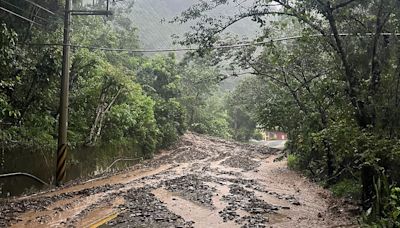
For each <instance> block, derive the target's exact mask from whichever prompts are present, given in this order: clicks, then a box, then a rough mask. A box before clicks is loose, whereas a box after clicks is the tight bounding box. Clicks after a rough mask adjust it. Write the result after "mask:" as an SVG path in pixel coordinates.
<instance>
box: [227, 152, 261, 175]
mask: <svg viewBox="0 0 400 228" xmlns="http://www.w3.org/2000/svg"><path fill="white" fill-rule="evenodd" d="M221 165H224V166H229V167H232V168H239V169H243V170H245V171H250V170H253V169H255V168H257V167H259V166H260V162H259V161H256V160H253V159H251V158H249V157H245V156H241V155H235V156H231V157H229V158H227V159H225V160H224V161H223V162H221Z"/></svg>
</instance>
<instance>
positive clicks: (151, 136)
mask: <svg viewBox="0 0 400 228" xmlns="http://www.w3.org/2000/svg"><path fill="white" fill-rule="evenodd" d="M16 5H19V6H20V7H22V8H27V9H31V10H34V7H31V5H30V4H29V3H26V2H22V1H21V2H18V3H16ZM43 5H44V6H45V7H48V8H49V9H52V10H53V11H60V10H62V6H61V5H58V4H57V3H54V1H44V2H43ZM29 7H31V8H29ZM76 7H79V4H77V5H76ZM130 10H132V5H131V6H130V7H128V8H126V9H118V11H117V13H115V16H113V17H110V18H106V19H105V18H101V17H74V18H73V23H72V29H73V32H72V43H73V44H79V45H82V46H86V47H100V46H101V47H107V48H122V47H123V48H125V49H137V48H139V40H138V38H137V29H136V28H135V27H133V23H132V21H130V19H129V18H128V17H127V15H128V14H129V13H130ZM41 13H43V15H42V14H41ZM37 16H38V17H41V18H43V17H45V16H48V15H47V14H45V12H39V13H38V15H37ZM1 19H2V20H1V21H2V22H1V26H0V41H1V48H0V67H1V69H2V70H1V72H0V104H1V112H0V126H1V128H0V141H1V146H2V148H3V150H4V151H6V152H7V153H12V149H13V148H23V149H24V150H27V151H29V150H32V151H33V150H34V149H35V148H36V149H37V148H40V149H41V150H42V151H47V152H48V153H54V151H55V148H56V139H57V122H58V110H57V109H58V102H59V100H58V99H59V88H60V72H61V55H62V53H61V52H62V47H61V46H54V45H46V44H56V43H60V39H61V37H62V19H61V18H60V17H58V16H54V17H50V18H49V20H46V21H45V26H44V27H40V26H34V25H32V24H30V23H29V22H24V21H21V20H18V19H17V18H15V17H14V16H12V15H9V14H4V15H3V14H2V15H1ZM72 49H73V50H72V56H71V76H70V99H69V102H70V107H69V129H68V138H69V147H70V149H77V148H82V147H98V148H102V147H103V145H109V144H113V145H119V146H121V145H126V146H128V147H127V148H131V149H137V148H140V150H141V153H142V154H143V155H144V156H145V157H152V155H153V154H154V153H155V152H156V151H157V150H158V149H162V148H167V147H169V146H171V145H172V144H174V142H176V141H177V139H178V138H179V136H180V135H182V134H183V133H185V132H186V131H187V130H191V131H195V132H198V133H202V134H209V135H213V136H219V137H223V138H232V137H235V138H238V139H239V136H236V135H237V134H236V133H235V132H236V130H238V131H239V129H235V128H234V127H233V126H237V125H235V124H234V121H235V120H233V118H232V116H233V114H234V113H233V110H231V109H230V108H229V106H228V105H226V104H227V100H228V98H229V94H228V92H227V91H226V90H223V89H222V88H221V86H220V85H219V83H220V82H221V81H222V80H223V79H224V78H222V77H225V76H222V73H220V70H219V69H218V67H215V66H212V64H210V61H211V60H207V59H206V58H199V57H193V56H189V55H188V56H186V57H184V58H179V59H178V58H177V57H176V56H175V55H174V54H158V55H151V56H144V55H142V54H140V53H133V52H116V51H106V50H99V49H96V48H79V47H73V48H72ZM246 127H247V126H246ZM249 127H250V129H246V130H240V131H245V132H246V133H241V136H240V139H242V140H246V139H249V138H250V137H251V135H252V134H253V132H254V130H255V125H251V126H249ZM236 128H238V127H236ZM240 129H242V127H241V128H240ZM243 134H247V135H245V136H243Z"/></svg>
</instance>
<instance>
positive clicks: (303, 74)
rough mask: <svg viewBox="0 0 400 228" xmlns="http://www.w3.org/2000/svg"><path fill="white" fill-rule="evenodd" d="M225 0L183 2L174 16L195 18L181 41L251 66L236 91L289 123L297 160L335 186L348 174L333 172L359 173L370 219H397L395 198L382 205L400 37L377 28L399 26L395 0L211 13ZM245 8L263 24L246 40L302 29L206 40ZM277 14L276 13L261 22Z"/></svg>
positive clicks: (261, 112)
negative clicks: (242, 41) (238, 40)
mask: <svg viewBox="0 0 400 228" xmlns="http://www.w3.org/2000/svg"><path fill="white" fill-rule="evenodd" d="M234 3H235V1H233V0H231V1H230V0H228V1H226V0H216V1H213V2H212V3H211V2H210V3H206V2H201V3H199V4H196V5H194V6H193V7H190V8H189V9H188V10H186V11H185V12H184V13H183V14H182V16H181V17H179V18H178V19H177V21H183V22H186V21H196V25H195V26H194V28H193V31H192V32H190V33H187V34H186V37H185V39H184V40H183V41H182V43H185V44H191V45H199V46H200V47H201V48H203V49H204V50H203V49H202V51H203V52H210V53H213V54H216V55H218V57H219V58H224V57H225V58H227V59H230V60H231V61H234V63H235V64H236V65H240V66H242V67H243V68H245V69H246V70H250V71H251V72H253V73H254V75H255V77H254V78H252V79H250V80H249V82H248V83H247V84H243V85H242V87H243V89H241V91H242V92H241V93H240V96H235V97H244V98H246V100H247V101H248V103H253V104H254V105H252V106H251V105H250V108H248V109H247V111H249V112H250V113H251V114H252V115H250V116H252V117H254V118H255V120H256V121H257V123H258V124H259V125H260V126H261V127H263V128H265V129H279V130H283V131H285V132H287V133H288V135H289V140H290V141H289V143H288V146H289V149H290V151H293V152H294V153H295V154H296V155H297V159H296V161H298V162H296V163H297V164H298V168H299V169H301V170H303V171H304V172H305V173H306V174H308V175H309V176H310V177H312V178H314V179H316V180H318V181H321V182H322V183H325V184H327V185H328V186H334V189H335V191H341V190H340V189H342V188H345V185H346V184H348V183H345V182H344V183H343V182H341V181H342V180H355V181H356V182H359V183H361V185H362V188H361V189H360V195H361V204H362V205H363V209H364V211H368V212H369V214H370V215H372V216H371V219H372V220H369V222H372V221H374V220H375V221H380V222H382V221H384V222H387V223H382V224H379V225H380V226H386V227H396V226H398V224H396V222H397V221H396V220H397V219H398V214H397V212H396V210H397V207H393V206H392V208H391V209H387V206H388V205H390V204H391V203H390V200H393V199H392V198H391V195H392V191H391V190H390V189H391V188H395V187H396V186H397V187H398V184H399V183H400V176H399V174H398V173H399V172H398V169H399V166H400V160H399V159H400V154H399V146H398V145H399V143H398V142H399V139H400V130H399V129H400V128H399V126H400V118H399V105H400V99H399V97H400V86H399V85H400V78H399V62H400V55H399V47H400V45H399V43H400V41H399V39H398V37H397V36H394V35H387V34H384V32H389V33H395V32H398V28H399V26H400V23H399V22H400V20H399V18H400V14H399V12H400V5H399V4H398V1H396V0H383V1H373V0H366V1H347V2H345V3H344V2H343V1H313V0H305V1H272V0H267V1H256V2H254V3H253V4H252V3H250V4H249V5H248V6H243V7H242V8H241V12H240V13H236V14H235V13H233V14H234V15H231V16H229V17H222V18H218V20H217V19H216V18H215V17H213V16H212V12H213V11H215V10H217V9H221V8H222V7H225V6H228V5H230V4H234ZM271 3H278V4H279V5H280V6H279V7H278V8H276V7H274V6H271ZM272 5H273V4H272ZM198 12H202V13H201V14H199V13H198ZM248 15H256V16H253V17H252V19H253V21H254V22H255V23H257V24H259V25H260V26H261V28H262V31H263V32H262V33H260V35H259V36H258V37H257V38H256V39H254V42H257V41H265V40H266V38H270V37H282V34H285V36H289V37H290V36H291V34H293V35H294V34H295V35H296V36H297V35H300V36H301V37H300V38H298V39H293V38H290V39H287V40H280V41H279V42H270V43H268V42H265V44H264V45H265V46H263V48H255V47H244V48H242V49H240V50H233V51H226V50H210V47H212V46H213V45H215V44H218V43H220V42H222V43H224V44H225V43H226V40H220V38H221V37H225V36H223V35H224V34H223V31H224V30H225V29H226V28H227V27H229V26H231V25H232V24H234V23H235V22H236V21H238V20H241V19H245V18H247V17H248ZM276 15H280V18H279V20H276V21H274V22H273V23H270V22H271V20H272V19H271V17H273V16H276ZM371 32H372V35H367V34H370V33H371ZM354 34H357V35H354ZM221 56H222V57H221ZM231 65H234V64H231ZM254 91H256V92H254ZM247 106H248V105H247ZM244 107H246V105H245V106H244ZM233 111H234V112H236V110H233ZM241 111H243V110H241ZM291 159H292V158H291ZM396 170H397V171H396ZM391 186H392V187H391ZM354 191H356V189H354ZM385 211H390V212H388V213H386V212H385Z"/></svg>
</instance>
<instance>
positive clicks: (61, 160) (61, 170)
mask: <svg viewBox="0 0 400 228" xmlns="http://www.w3.org/2000/svg"><path fill="white" fill-rule="evenodd" d="M71 11H72V0H65V13H64V39H63V59H62V75H61V95H60V109H59V112H60V117H59V121H58V148H57V167H56V168H57V170H56V185H57V186H60V185H61V184H62V182H63V181H64V179H65V174H66V173H65V169H66V164H65V163H66V157H67V147H68V146H67V144H68V141H67V130H68V97H69V68H70V63H69V53H70V49H71V43H70V31H71V27H70V26H71Z"/></svg>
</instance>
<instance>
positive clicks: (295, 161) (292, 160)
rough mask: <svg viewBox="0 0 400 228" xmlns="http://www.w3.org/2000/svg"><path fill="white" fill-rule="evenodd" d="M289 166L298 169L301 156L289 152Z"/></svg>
mask: <svg viewBox="0 0 400 228" xmlns="http://www.w3.org/2000/svg"><path fill="white" fill-rule="evenodd" d="M287 166H288V167H289V169H293V170H296V169H298V168H299V158H298V157H297V155H295V154H289V155H288V157H287Z"/></svg>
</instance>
